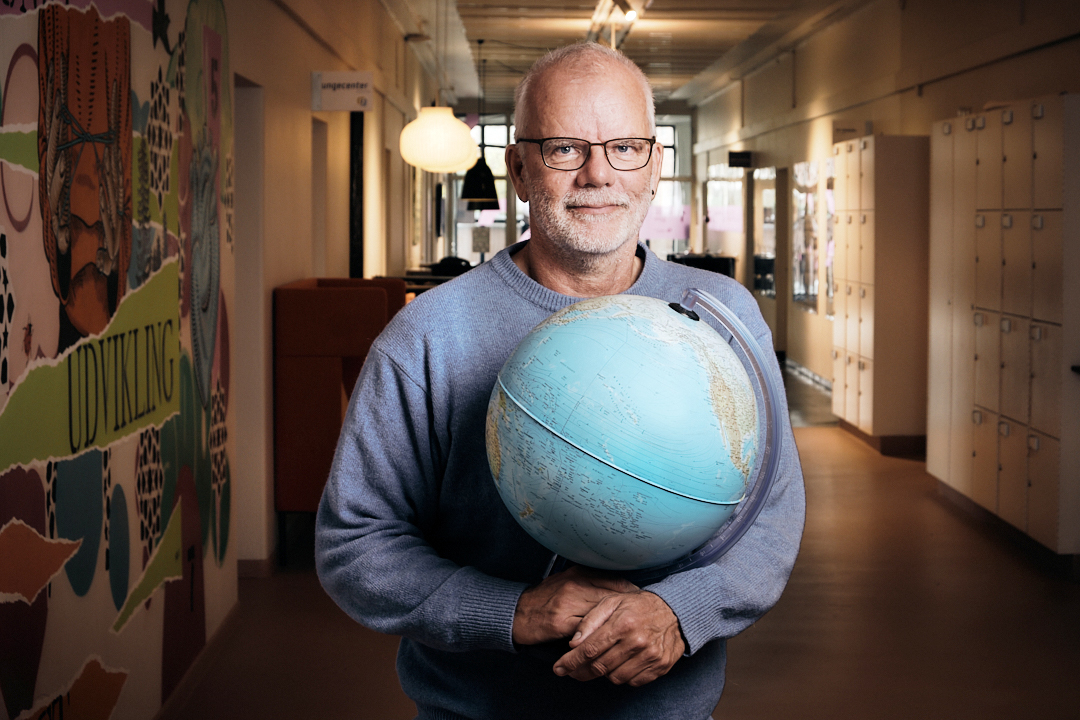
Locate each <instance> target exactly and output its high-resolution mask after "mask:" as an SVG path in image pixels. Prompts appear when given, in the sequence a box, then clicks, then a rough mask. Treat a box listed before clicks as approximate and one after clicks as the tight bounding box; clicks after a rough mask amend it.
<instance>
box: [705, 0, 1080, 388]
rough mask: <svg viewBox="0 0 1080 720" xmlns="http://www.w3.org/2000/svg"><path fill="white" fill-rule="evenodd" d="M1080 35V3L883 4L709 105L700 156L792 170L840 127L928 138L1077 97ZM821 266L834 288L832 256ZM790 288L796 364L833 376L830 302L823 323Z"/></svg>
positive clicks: (924, 0) (790, 345)
mask: <svg viewBox="0 0 1080 720" xmlns="http://www.w3.org/2000/svg"><path fill="white" fill-rule="evenodd" d="M1078 32H1080V3H1077V2H1075V0H1041V1H1040V2H1030V1H1025V0H993V1H992V2H975V1H974V0H971V1H964V0H906V2H904V3H898V2H896V0H876V2H871V3H868V4H867V5H864V6H863V7H861V8H860V9H858V10H857V11H855V12H853V13H851V14H850V15H848V16H846V17H843V18H842V19H839V20H838V21H836V22H834V23H832V24H830V25H828V26H827V27H825V28H823V29H821V30H819V31H817V32H816V33H814V34H812V35H810V36H809V37H807V38H805V39H804V40H803V41H801V42H800V43H798V44H797V45H796V46H795V48H794V49H788V50H785V51H784V52H778V53H777V54H776V56H775V57H774V58H772V59H770V60H768V61H767V62H765V63H764V64H762V65H760V66H759V67H757V68H747V69H746V70H750V72H746V71H745V70H744V73H745V74H744V76H743V79H742V80H741V81H737V82H735V83H733V84H732V85H730V86H729V87H728V88H725V89H724V90H722V91H721V92H720V93H719V94H716V95H714V96H713V97H711V98H708V99H707V100H706V101H704V102H702V103H701V104H700V105H699V106H698V108H697V112H696V123H697V129H698V133H697V140H696V144H695V148H694V151H695V153H696V154H698V155H705V154H707V153H709V152H710V151H712V154H713V156H714V157H715V156H716V155H721V154H722V153H726V151H727V150H729V149H731V150H735V149H745V150H753V151H754V152H755V156H756V158H755V163H756V164H757V165H758V166H759V167H768V166H773V165H775V166H779V167H790V166H791V165H793V164H794V163H797V162H802V161H806V160H822V159H825V158H826V157H828V155H829V152H830V149H831V146H832V141H833V139H832V127H833V121H834V120H850V121H854V122H857V123H859V124H860V126H861V123H863V122H864V121H872V122H873V129H874V132H875V133H886V134H905V135H925V134H929V132H930V124H931V123H932V122H933V121H934V120H938V119H941V118H945V117H952V116H955V115H956V114H957V113H958V112H961V111H963V110H964V109H970V110H978V109H981V108H982V107H983V106H984V105H985V104H987V103H990V102H994V101H998V100H1015V99H1021V98H1026V97H1034V96H1038V95H1043V94H1049V93H1054V92H1061V91H1077V90H1080V41H1077V40H1072V41H1062V40H1063V39H1064V38H1068V37H1069V36H1072V35H1076V34H1077V33H1078ZM696 167H701V163H697V164H696ZM821 249H822V252H823V253H824V243H822V248H821ZM778 264H779V259H778ZM819 266H820V267H821V268H822V270H821V272H822V276H821V278H820V285H821V287H822V288H824V267H825V263H824V256H823V257H822V260H821V262H820V263H819ZM782 290H783V291H786V292H785V294H784V297H785V298H786V300H787V302H788V309H789V312H788V313H787V343H786V347H787V354H788V357H791V358H792V359H794V360H796V361H797V362H799V363H801V364H802V365H804V366H806V367H808V368H809V369H810V370H812V371H813V372H815V373H817V374H818V375H820V376H821V377H824V378H829V377H831V375H832V366H831V357H830V350H831V345H832V321H831V320H829V319H828V318H826V317H825V315H824V310H825V297H824V293H823V292H822V293H821V294H819V308H818V312H817V313H816V314H814V313H810V312H807V311H806V310H804V309H802V308H801V307H797V306H796V305H795V304H794V303H791V302H790V288H788V287H786V284H785V287H783V288H781V287H780V286H779V283H778V286H777V291H778V295H779V293H780V292H781V291H782ZM778 300H779V298H778ZM778 344H779V343H778Z"/></svg>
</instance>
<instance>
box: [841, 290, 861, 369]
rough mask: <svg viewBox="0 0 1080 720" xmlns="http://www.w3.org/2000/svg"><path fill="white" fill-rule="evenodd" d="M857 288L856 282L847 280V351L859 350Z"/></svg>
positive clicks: (854, 351)
mask: <svg viewBox="0 0 1080 720" xmlns="http://www.w3.org/2000/svg"><path fill="white" fill-rule="evenodd" d="M859 289H860V285H859V284H858V283H853V282H849V283H848V284H847V286H846V288H845V291H844V292H845V293H846V294H847V344H846V345H845V346H844V347H846V348H847V350H848V352H853V353H858V352H859Z"/></svg>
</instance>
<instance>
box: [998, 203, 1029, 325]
mask: <svg viewBox="0 0 1080 720" xmlns="http://www.w3.org/2000/svg"><path fill="white" fill-rule="evenodd" d="M1031 232H1032V230H1031V213H1029V212H1016V213H1011V212H1006V213H1002V215H1001V310H1002V312H1007V313H1012V314H1014V315H1024V316H1030V315H1031Z"/></svg>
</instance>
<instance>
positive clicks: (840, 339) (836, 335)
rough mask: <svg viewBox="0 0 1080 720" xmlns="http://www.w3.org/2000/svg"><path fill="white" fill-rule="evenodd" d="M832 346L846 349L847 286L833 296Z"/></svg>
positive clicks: (842, 286)
mask: <svg viewBox="0 0 1080 720" xmlns="http://www.w3.org/2000/svg"><path fill="white" fill-rule="evenodd" d="M833 313H834V314H833V325H832V337H833V341H832V344H833V346H834V347H838V348H841V349H844V348H846V347H847V284H846V283H844V284H843V285H841V286H840V289H839V291H837V293H836V294H835V295H834V296H833Z"/></svg>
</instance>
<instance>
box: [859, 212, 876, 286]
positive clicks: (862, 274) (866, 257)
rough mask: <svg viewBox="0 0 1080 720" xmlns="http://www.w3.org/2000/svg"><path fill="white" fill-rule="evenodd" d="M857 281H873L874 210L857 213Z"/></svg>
mask: <svg viewBox="0 0 1080 720" xmlns="http://www.w3.org/2000/svg"><path fill="white" fill-rule="evenodd" d="M859 282H861V283H870V284H873V282H874V211H873V210H864V211H862V212H860V213H859Z"/></svg>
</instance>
